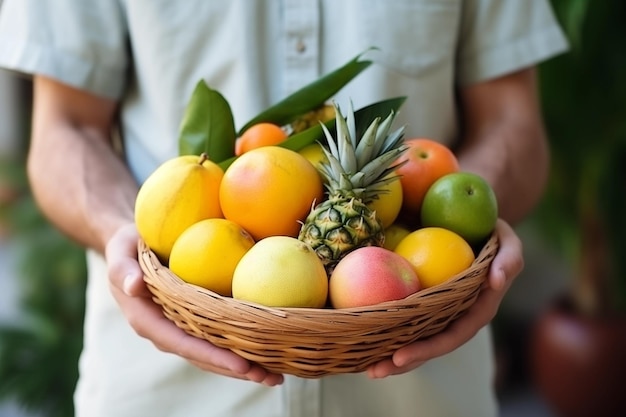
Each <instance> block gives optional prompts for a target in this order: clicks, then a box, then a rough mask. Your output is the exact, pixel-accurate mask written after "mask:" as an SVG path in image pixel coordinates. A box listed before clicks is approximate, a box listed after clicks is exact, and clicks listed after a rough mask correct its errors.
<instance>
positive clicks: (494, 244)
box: [138, 232, 499, 316]
mask: <svg viewBox="0 0 626 417" xmlns="http://www.w3.org/2000/svg"><path fill="white" fill-rule="evenodd" d="M498 247H499V242H498V238H497V235H496V234H495V232H494V233H493V234H492V235H491V236H490V238H489V239H488V241H487V242H486V243H485V245H484V246H483V248H482V249H481V251H480V252H479V253H478V255H477V256H476V257H475V259H474V261H473V262H472V264H471V265H470V266H469V267H468V268H467V269H465V270H463V271H461V272H459V273H458V274H455V275H454V276H452V277H450V278H449V279H448V280H446V281H445V282H442V283H441V284H438V285H435V286H433V287H429V288H424V289H421V290H420V291H418V292H416V293H413V294H411V295H409V296H408V297H406V298H404V299H402V300H393V301H386V302H383V303H379V304H375V305H370V306H363V307H349V308H338V309H337V308H310V307H269V306H265V305H262V304H259V303H254V302H251V301H244V300H235V299H233V298H232V297H228V296H223V295H221V294H218V293H216V292H214V291H211V290H209V289H206V288H204V287H200V286H198V285H195V284H190V283H187V282H185V281H183V280H182V279H181V278H180V277H178V276H176V274H174V273H173V272H172V271H171V270H169V268H167V267H166V266H164V265H163V264H162V263H161V261H160V260H159V259H158V258H157V257H156V255H155V254H154V253H153V252H152V251H151V250H150V248H149V247H148V246H147V244H146V243H145V242H144V241H143V240H142V239H139V243H138V250H139V256H148V258H149V260H150V263H151V264H152V265H154V267H155V268H154V269H155V270H156V269H158V268H163V269H164V270H165V271H167V273H168V275H169V276H170V277H171V279H172V280H174V281H175V282H176V283H177V284H179V285H181V287H183V288H185V287H186V288H188V289H193V291H197V292H199V293H205V294H207V295H210V296H211V297H212V298H216V299H224V300H228V301H231V300H234V301H236V302H237V303H238V304H241V305H246V306H249V307H250V308H253V309H260V310H263V311H265V312H269V313H272V314H274V315H276V316H284V315H285V313H292V314H294V313H306V312H315V313H320V312H321V311H325V312H328V313H329V314H347V315H353V314H355V313H358V314H362V313H367V312H370V311H380V310H385V311H386V310H394V309H397V308H402V307H405V306H406V305H412V303H413V302H414V301H415V300H416V299H420V298H424V297H427V296H430V295H431V294H436V293H438V292H441V291H442V289H443V288H445V286H448V285H450V284H453V283H454V282H456V281H458V280H459V279H461V278H463V277H464V276H466V275H467V274H469V273H472V272H473V271H475V270H477V269H480V268H481V267H483V265H484V264H485V262H490V261H491V259H492V258H493V257H494V256H495V253H496V252H497V250H498ZM145 260H146V259H144V261H145ZM150 263H148V265H149V264H150ZM321 314H324V313H321Z"/></svg>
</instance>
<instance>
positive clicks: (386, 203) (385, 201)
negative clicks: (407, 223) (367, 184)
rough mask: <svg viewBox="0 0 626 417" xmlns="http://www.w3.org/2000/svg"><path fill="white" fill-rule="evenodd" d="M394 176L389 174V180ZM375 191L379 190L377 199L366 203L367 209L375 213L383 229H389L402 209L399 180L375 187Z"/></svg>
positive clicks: (397, 178)
mask: <svg viewBox="0 0 626 417" xmlns="http://www.w3.org/2000/svg"><path fill="white" fill-rule="evenodd" d="M395 175H396V174H393V173H392V174H389V178H391V177H393V176H395ZM377 189H380V193H379V194H378V198H377V199H375V200H372V201H371V202H370V203H368V204H367V207H369V209H370V210H372V211H375V212H376V217H378V220H380V222H381V223H382V224H383V228H385V227H389V226H391V225H392V224H393V222H394V221H395V220H396V218H397V217H398V214H400V209H401V208H402V183H401V182H400V178H399V177H396V178H395V179H394V180H393V181H391V182H390V183H389V184H386V185H384V186H382V187H377Z"/></svg>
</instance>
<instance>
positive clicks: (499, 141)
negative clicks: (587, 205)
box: [458, 122, 549, 224]
mask: <svg viewBox="0 0 626 417" xmlns="http://www.w3.org/2000/svg"><path fill="white" fill-rule="evenodd" d="M481 135H482V136H483V137H482V138H481V139H480V140H478V139H471V140H468V141H467V143H473V144H474V145H473V146H464V147H462V148H461V149H459V153H458V156H459V163H460V165H461V168H462V169H463V170H466V171H472V172H476V173H478V174H480V175H482V176H483V177H484V178H485V179H486V180H487V181H488V182H489V183H490V184H491V185H492V187H493V188H494V191H495V192H496V196H497V198H498V205H499V213H500V217H501V218H503V219H504V220H506V221H507V222H509V223H510V224H516V223H518V222H520V221H521V220H523V219H524V218H525V217H526V216H527V215H528V214H529V213H530V212H531V211H532V209H533V208H534V207H535V206H536V205H537V203H538V201H539V199H540V198H541V196H542V194H543V191H544V188H545V184H546V181H547V176H548V167H549V152H548V147H547V145H546V143H545V140H544V133H543V131H542V129H541V128H540V127H538V126H536V125H516V124H514V123H510V124H507V123H504V122H503V123H501V124H500V125H498V126H493V127H492V128H491V129H490V130H488V131H485V132H482V133H481Z"/></svg>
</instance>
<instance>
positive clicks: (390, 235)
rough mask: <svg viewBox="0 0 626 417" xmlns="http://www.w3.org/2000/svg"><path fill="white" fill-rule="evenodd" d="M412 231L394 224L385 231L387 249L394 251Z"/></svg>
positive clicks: (385, 246) (384, 245)
mask: <svg viewBox="0 0 626 417" xmlns="http://www.w3.org/2000/svg"><path fill="white" fill-rule="evenodd" d="M409 233H411V231H410V230H409V229H407V228H406V227H405V226H402V225H401V224H398V223H394V224H392V225H391V226H389V227H387V228H386V229H385V243H384V244H383V247H384V248H385V249H389V250H394V249H395V248H396V246H398V243H400V241H401V240H402V239H404V238H405V237H406V236H407V235H408V234H409Z"/></svg>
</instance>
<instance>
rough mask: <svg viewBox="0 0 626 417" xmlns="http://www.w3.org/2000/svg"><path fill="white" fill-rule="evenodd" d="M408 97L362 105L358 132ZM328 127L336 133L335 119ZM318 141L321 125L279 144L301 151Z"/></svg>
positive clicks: (321, 137)
mask: <svg viewBox="0 0 626 417" xmlns="http://www.w3.org/2000/svg"><path fill="white" fill-rule="evenodd" d="M405 100H406V97H394V98H390V99H386V100H382V101H377V102H375V103H372V104H370V105H368V106H365V107H362V108H360V109H358V110H356V111H355V112H354V121H355V124H356V128H357V134H362V132H363V131H364V130H365V129H366V128H367V127H368V126H369V125H370V123H371V122H372V121H373V120H374V119H375V118H376V117H382V118H385V117H387V116H388V115H389V113H390V112H391V111H394V112H397V111H398V109H399V108H400V107H401V106H402V104H403V103H404V101H405ZM325 124H326V127H328V129H329V130H330V132H331V133H333V134H334V128H335V119H332V120H329V121H328V122H326V123H325ZM316 141H321V142H323V141H324V134H323V132H322V126H321V125H319V124H318V125H315V126H313V127H311V128H309V129H307V130H305V131H303V132H300V133H297V134H295V135H292V136H290V137H289V138H288V139H287V140H286V141H284V142H283V143H281V144H280V145H279V146H282V147H283V148H287V149H291V150H293V151H299V150H300V149H302V148H304V147H305V146H307V145H310V144H311V143H314V142H316ZM235 159H237V158H236V157H231V158H228V159H226V160H224V161H222V162H220V163H219V165H220V166H221V167H222V169H226V168H228V166H230V164H232V163H233V161H234V160H235Z"/></svg>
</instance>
